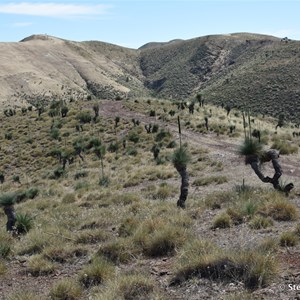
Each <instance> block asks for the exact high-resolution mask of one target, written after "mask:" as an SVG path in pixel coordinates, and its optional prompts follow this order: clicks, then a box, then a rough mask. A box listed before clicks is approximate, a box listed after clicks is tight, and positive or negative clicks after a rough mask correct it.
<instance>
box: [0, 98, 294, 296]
mask: <svg viewBox="0 0 300 300" xmlns="http://www.w3.org/2000/svg"><path fill="white" fill-rule="evenodd" d="M204 99H205V98H204ZM204 99H203V98H201V97H199V96H198V97H196V98H195V99H190V100H189V101H187V102H186V103H185V102H181V101H175V100H173V101H169V100H158V99H154V98H153V99H152V98H136V99H127V100H119V101H116V100H115V101H113V100H110V101H107V100H97V99H93V98H92V99H91V98H90V99H88V100H76V99H74V100H73V101H52V102H51V103H49V105H47V106H44V107H43V108H37V107H34V106H30V107H24V108H23V109H22V110H21V109H16V110H15V109H13V108H9V109H7V110H6V111H5V112H2V113H1V114H0V121H1V132H0V207H1V211H0V299H9V300H17V299H22V300H24V299H28V300H29V299H30V300H34V299H39V300H41V299H74V300H75V299H95V300H100V299H103V300H115V299H120V300H121V299H125V300H129V299H189V300H190V299H193V300H196V299H226V300H232V299H294V297H295V295H296V292H297V291H292V290H289V287H288V284H299V282H300V280H299V267H300V265H299V258H300V243H299V237H300V222H299V208H300V196H299V195H300V192H299V191H300V184H299V176H300V163H299V154H298V149H299V146H300V137H299V133H300V129H299V128H298V127H297V125H294V124H293V123H290V122H288V121H287V120H285V121H284V122H283V120H281V123H280V125H281V126H277V125H278V119H273V118H271V117H267V116H264V115H259V114H256V115H254V114H251V112H249V113H248V118H247V119H245V118H244V119H243V112H242V111H239V110H237V109H235V108H232V109H228V108H226V107H224V106H223V107H222V106H219V107H217V106H212V105H209V104H207V103H205V101H204ZM200 100H201V101H200ZM245 109H246V108H245ZM179 118H180V125H181V126H180V127H181V128H180V133H181V134H180V135H179V131H178V119H179ZM245 131H247V132H248V134H250V135H251V140H252V141H255V143H256V144H259V147H260V149H266V150H267V149H275V150H276V151H277V152H276V153H279V158H278V162H279V164H280V168H281V170H282V174H280V175H281V176H280V178H277V177H276V178H275V179H278V186H279V185H280V186H282V187H285V186H286V185H287V184H288V183H291V182H292V183H293V189H291V190H289V191H288V192H286V190H284V188H282V189H281V188H275V189H274V188H273V186H272V184H265V182H263V180H260V179H261V178H260V177H259V176H258V175H257V173H255V172H254V168H253V167H252V168H251V166H252V165H251V163H252V162H253V160H251V163H250V165H251V166H250V165H249V164H245V158H244V157H243V156H242V155H241V153H242V154H244V155H248V154H249V153H250V154H253V152H251V151H252V150H253V149H252V150H251V149H250V150H249V148H247V149H246V150H245V149H244V152H243V151H241V150H240V149H241V145H243V143H245V141H246V140H245V138H246V137H245ZM258 132H259V135H258ZM239 151H240V152H239ZM247 151H250V152H247ZM183 152H184V153H183ZM248 158H249V157H248ZM252 158H253V157H252ZM260 159H261V156H260ZM256 168H258V169H259V170H260V172H261V173H262V174H264V176H269V178H272V177H273V175H274V165H272V163H271V162H266V163H264V164H260V163H259V162H258V161H256ZM275 171H276V170H275ZM275 173H276V172H275ZM182 174H183V175H182ZM186 175H187V177H186ZM274 176H275V175H274ZM273 179H274V177H273ZM268 182H271V181H268ZM271 183H272V182H271ZM276 184H277V183H276ZM182 193H183V197H186V200H184V205H181V204H182V202H180V203H179V204H180V205H178V201H181V200H180V199H183V198H181V195H182ZM178 199H179V200H178Z"/></svg>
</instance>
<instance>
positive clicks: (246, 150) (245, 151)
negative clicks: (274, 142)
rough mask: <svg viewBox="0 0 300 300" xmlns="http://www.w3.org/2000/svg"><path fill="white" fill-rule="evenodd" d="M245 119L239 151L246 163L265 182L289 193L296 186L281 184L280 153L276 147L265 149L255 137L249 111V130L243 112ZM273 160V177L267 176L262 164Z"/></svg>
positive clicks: (244, 118)
mask: <svg viewBox="0 0 300 300" xmlns="http://www.w3.org/2000/svg"><path fill="white" fill-rule="evenodd" d="M243 121H244V134H245V139H244V142H243V143H242V145H241V146H240V149H239V153H240V154H241V155H243V156H245V163H246V165H248V164H249V165H250V166H251V168H252V169H253V171H254V172H255V174H256V175H257V176H258V178H259V179H260V180H261V181H262V182H265V183H271V184H272V185H273V187H274V189H276V190H279V191H282V192H285V193H286V194H288V193H289V192H290V191H291V190H292V189H293V187H294V185H293V183H289V184H287V185H285V186H281V185H280V182H279V178H280V177H281V175H282V168H281V166H280V163H279V153H278V152H277V151H276V150H274V149H269V150H264V149H263V147H262V144H261V143H260V140H259V139H258V140H257V139H256V138H253V135H252V132H251V123H250V114H249V112H248V124H249V128H248V131H247V130H246V127H247V126H246V117H245V115H244V113H243ZM269 161H271V162H272V165H273V168H274V171H275V173H274V175H273V177H269V176H265V175H264V174H263V173H262V171H261V165H262V164H264V163H266V162H269Z"/></svg>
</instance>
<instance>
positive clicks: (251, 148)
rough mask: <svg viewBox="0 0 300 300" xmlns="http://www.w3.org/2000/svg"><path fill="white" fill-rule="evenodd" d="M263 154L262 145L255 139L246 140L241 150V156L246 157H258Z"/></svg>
mask: <svg viewBox="0 0 300 300" xmlns="http://www.w3.org/2000/svg"><path fill="white" fill-rule="evenodd" d="M261 153H262V144H261V143H259V142H258V141H257V140H255V139H251V138H248V137H247V138H245V140H244V142H243V143H242V145H241V146H240V148H239V154H240V155H244V156H257V157H259V156H260V155H261Z"/></svg>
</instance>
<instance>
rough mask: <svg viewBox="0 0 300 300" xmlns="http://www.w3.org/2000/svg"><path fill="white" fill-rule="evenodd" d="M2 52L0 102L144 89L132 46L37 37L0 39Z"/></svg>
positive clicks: (107, 95)
mask: <svg viewBox="0 0 300 300" xmlns="http://www.w3.org/2000/svg"><path fill="white" fill-rule="evenodd" d="M0 52H1V62H0V65H1V69H0V76H1V77H0V78H1V88H0V89H1V90H0V95H1V100H2V101H3V102H4V103H5V104H6V105H7V104H8V105H11V106H12V107H13V106H14V105H20V104H22V103H23V104H24V103H28V102H32V101H45V100H46V101H47V100H48V101H47V102H49V99H57V98H59V99H62V100H70V99H71V98H80V99H86V98H87V96H88V95H91V94H92V95H95V96H97V97H101V98H108V99H109V98H116V97H117V96H120V97H124V95H127V94H128V93H129V91H130V90H131V91H132V92H134V90H135V86H136V87H137V88H136V89H143V86H142V82H141V81H140V78H139V77H140V74H139V71H138V70H136V68H135V65H136V61H137V54H136V52H135V51H133V50H130V49H125V48H124V49H123V48H121V47H118V46H113V45H109V44H105V43H100V42H97V43H93V42H86V43H76V42H71V41H66V40H62V39H58V38H55V37H51V36H43V35H38V36H32V37H30V38H27V39H24V40H23V41H21V42H19V43H0ZM127 81H130V82H131V85H132V87H131V89H129V88H128V87H126V82H127ZM127 85H128V84H127ZM7 100H8V101H7Z"/></svg>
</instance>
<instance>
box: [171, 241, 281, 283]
mask: <svg viewBox="0 0 300 300" xmlns="http://www.w3.org/2000/svg"><path fill="white" fill-rule="evenodd" d="M276 274H277V265H276V260H275V255H274V252H272V251H270V250H269V249H268V250H267V248H259V247H257V248H253V249H239V250H238V251H229V250H228V251H224V250H221V249H220V248H218V247H217V246H216V245H213V244H212V243H210V242H207V241H201V240H195V241H194V242H193V243H190V244H189V245H186V247H184V248H183V249H182V251H181V252H180V253H179V254H178V262H177V263H176V267H175V276H174V277H173V279H172V281H171V285H177V284H181V283H183V282H184V281H186V280H188V279H191V278H193V277H199V278H200V277H201V278H208V279H211V280H217V281H225V282H231V281H232V280H235V281H242V282H243V283H244V284H245V287H246V288H248V289H256V288H259V287H264V286H266V285H267V284H268V283H269V282H270V280H272V279H273V278H274V276H275V275H276Z"/></svg>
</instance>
